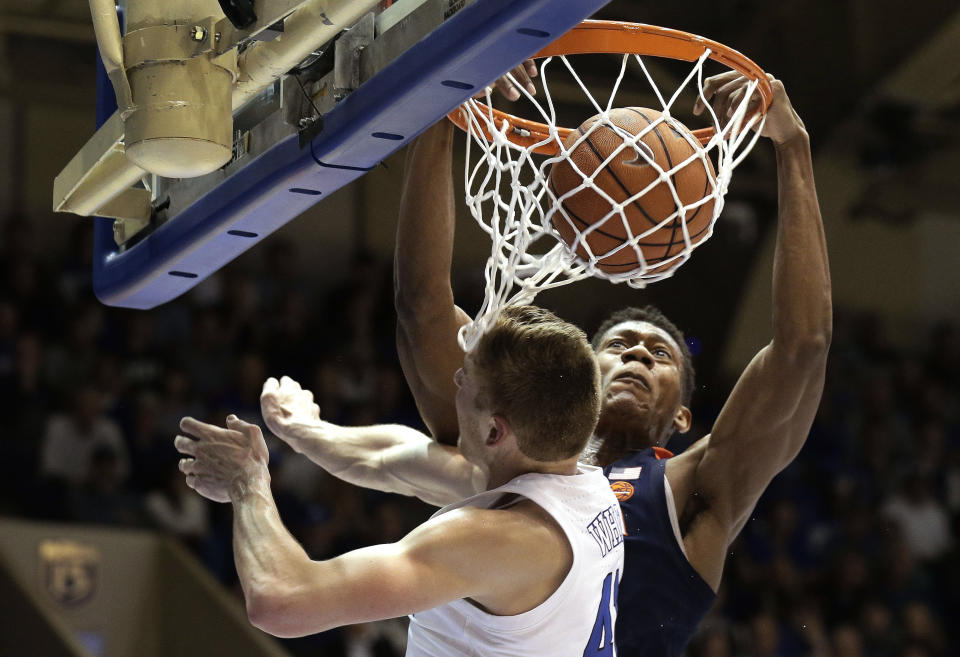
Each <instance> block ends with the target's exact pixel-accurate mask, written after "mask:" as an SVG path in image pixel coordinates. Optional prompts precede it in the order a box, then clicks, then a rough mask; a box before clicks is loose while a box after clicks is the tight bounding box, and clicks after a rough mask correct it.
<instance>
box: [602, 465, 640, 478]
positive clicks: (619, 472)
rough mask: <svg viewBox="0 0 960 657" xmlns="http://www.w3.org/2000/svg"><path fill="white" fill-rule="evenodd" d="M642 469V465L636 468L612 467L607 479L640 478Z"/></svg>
mask: <svg viewBox="0 0 960 657" xmlns="http://www.w3.org/2000/svg"><path fill="white" fill-rule="evenodd" d="M641 470H643V466H642V465H638V466H637V467H635V468H610V474H609V475H607V479H638V478H639V477H640V471H641Z"/></svg>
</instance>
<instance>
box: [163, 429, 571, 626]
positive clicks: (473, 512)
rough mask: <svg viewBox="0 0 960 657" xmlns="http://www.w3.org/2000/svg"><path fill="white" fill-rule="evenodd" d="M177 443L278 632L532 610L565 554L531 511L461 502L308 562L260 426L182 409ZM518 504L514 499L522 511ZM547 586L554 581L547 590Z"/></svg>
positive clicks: (248, 592) (263, 619) (258, 608)
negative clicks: (462, 604)
mask: <svg viewBox="0 0 960 657" xmlns="http://www.w3.org/2000/svg"><path fill="white" fill-rule="evenodd" d="M181 429H182V430H183V431H184V433H186V434H189V435H190V436H192V438H190V437H187V436H184V435H181V436H178V437H177V438H176V440H175V445H176V447H177V449H178V450H180V451H181V452H182V453H183V454H185V455H186V456H188V457H192V458H185V459H183V460H182V461H181V464H180V469H181V470H182V471H183V472H184V473H185V474H186V475H187V483H188V484H189V485H190V487H191V488H193V489H195V490H196V491H197V492H199V493H200V494H201V495H203V496H205V497H207V498H209V499H212V500H214V501H220V502H226V501H228V502H231V503H232V504H233V507H234V515H233V547H234V559H235V562H236V566H237V573H238V575H239V577H240V584H241V587H242V588H243V593H244V598H245V600H246V604H247V614H248V616H249V617H250V621H251V623H253V624H254V625H255V626H257V627H259V628H260V629H262V630H264V631H266V632H269V633H270V634H274V635H276V636H281V637H295V636H304V635H307V634H313V633H315V632H321V631H324V630H327V629H330V628H332V627H337V626H340V625H346V624H351V623H361V622H368V621H373V620H379V619H384V618H393V617H396V616H402V615H405V614H411V613H415V612H418V611H422V610H425V609H430V608H432V607H436V606H438V605H440V604H444V603H446V602H450V601H452V600H457V599H460V598H466V597H469V598H471V599H473V600H475V601H476V602H478V603H479V604H482V605H483V606H484V607H485V608H486V609H488V610H489V611H490V612H491V613H499V614H503V615H510V614H516V613H522V612H523V611H527V610H528V609H530V608H533V607H534V606H536V605H537V604H539V603H540V602H542V601H543V600H544V599H546V597H548V596H549V595H550V593H552V591H553V588H555V586H556V581H558V577H562V575H563V573H565V572H566V571H567V570H568V569H569V567H570V564H571V562H572V553H571V552H570V549H569V544H568V543H567V542H566V538H565V537H564V535H563V531H562V530H561V529H560V528H559V526H557V525H556V524H555V523H552V522H550V521H547V520H545V519H544V518H543V515H542V513H541V514H538V512H537V510H536V508H530V506H529V505H528V506H526V507H523V505H522V504H521V505H518V507H517V508H516V509H515V510H497V511H490V510H485V509H461V510H458V511H453V512H450V513H447V514H444V515H442V516H440V517H438V518H437V519H435V520H431V521H429V522H428V523H426V524H424V525H422V526H421V527H419V528H418V529H416V530H414V531H413V532H412V533H410V534H409V535H408V536H406V537H405V538H404V539H402V540H401V541H399V542H398V543H395V544H391V545H378V546H373V547H369V548H364V549H361V550H356V551H354V552H350V553H347V554H344V555H342V556H340V557H337V558H335V559H331V560H329V561H313V560H311V559H310V558H309V556H308V555H307V554H306V552H305V551H304V550H303V548H302V547H301V546H300V545H299V544H298V543H297V542H296V540H295V539H294V538H293V536H291V535H290V533H289V532H288V531H287V529H286V528H285V527H284V526H283V523H282V521H281V519H280V515H279V513H278V512H277V507H276V504H275V503H274V500H273V496H272V494H271V492H270V475H269V471H268V469H267V449H266V445H265V444H264V441H263V436H262V434H261V433H260V429H259V427H257V426H256V425H252V424H247V423H246V422H243V421H241V420H238V419H237V418H235V417H233V416H231V417H229V418H227V426H226V428H222V427H217V426H214V425H209V424H205V423H202V422H198V421H196V420H193V419H190V418H184V420H183V421H182V422H181ZM521 507H523V508H521ZM551 587H553V588H551Z"/></svg>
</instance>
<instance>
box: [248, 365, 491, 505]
mask: <svg viewBox="0 0 960 657" xmlns="http://www.w3.org/2000/svg"><path fill="white" fill-rule="evenodd" d="M260 408H261V411H262V413H263V419H264V422H265V423H266V424H267V427H268V428H269V429H270V431H272V432H273V433H274V434H275V435H276V436H277V437H279V438H280V439H281V440H283V441H284V442H286V443H287V444H288V445H290V446H291V447H292V448H293V449H294V451H296V452H298V453H300V454H303V455H304V456H306V457H307V458H309V459H310V460H311V461H313V462H314V463H316V464H317V465H319V466H320V467H321V468H323V469H324V470H326V471H327V472H329V473H330V474H332V475H334V476H336V477H338V478H340V479H343V480H344V481H346V482H348V483H351V484H354V485H355V486H362V487H364V488H372V489H374V490H379V491H383V492H385V493H398V494H400V495H411V496H415V497H418V498H420V499H421V500H423V501H424V502H426V503H428V504H433V505H436V506H444V505H446V504H450V503H451V502H456V501H458V500H462V499H463V498H465V497H469V496H470V495H473V494H474V493H477V492H479V491H481V490H483V488H484V486H485V484H486V475H485V473H484V472H483V471H482V470H481V469H480V468H478V467H477V466H475V465H473V464H472V463H470V462H469V461H467V460H466V459H465V458H463V456H461V454H460V452H459V450H457V449H456V448H455V447H451V446H448V445H441V444H439V443H437V442H436V441H434V440H432V439H431V438H430V437H429V436H425V435H424V434H422V433H420V432H419V431H416V430H414V429H411V428H410V427H405V426H402V425H398V424H388V425H376V426H369V427H341V426H338V425H335V424H331V423H330V422H326V421H324V420H322V419H321V418H320V407H319V406H317V405H316V404H315V403H314V401H313V394H311V392H310V391H309V390H303V389H302V388H301V387H300V384H298V383H297V382H296V381H294V380H293V379H291V378H289V377H283V378H282V379H281V380H280V381H277V380H276V379H274V378H270V379H267V381H266V382H265V383H264V384H263V392H262V393H261V395H260Z"/></svg>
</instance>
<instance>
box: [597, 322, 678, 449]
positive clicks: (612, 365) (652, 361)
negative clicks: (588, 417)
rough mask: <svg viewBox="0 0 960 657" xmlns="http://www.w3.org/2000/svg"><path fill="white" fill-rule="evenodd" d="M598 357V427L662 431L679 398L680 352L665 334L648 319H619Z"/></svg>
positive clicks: (605, 337) (651, 432)
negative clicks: (599, 402)
mask: <svg viewBox="0 0 960 657" xmlns="http://www.w3.org/2000/svg"><path fill="white" fill-rule="evenodd" d="M597 361H598V363H599V365H600V384H601V390H602V402H601V404H602V405H601V408H600V420H601V425H606V426H607V427H610V426H611V424H613V425H616V426H618V428H620V429H622V430H626V429H630V430H633V431H640V432H642V433H643V434H644V435H650V436H652V437H654V438H655V439H658V438H659V437H660V436H661V435H663V432H664V431H666V429H667V428H668V427H669V426H670V424H671V423H672V422H673V417H674V415H675V414H676V412H677V410H678V409H679V407H680V400H681V398H682V396H681V391H682V381H683V371H682V370H683V352H682V351H681V350H680V346H679V345H678V344H677V343H676V341H675V340H674V339H673V338H672V337H671V336H670V334H669V333H667V332H666V331H664V330H663V329H662V328H660V327H658V326H655V325H653V324H650V323H649V322H642V321H628V322H622V323H620V324H617V325H615V326H613V327H611V328H610V330H609V331H607V332H606V333H605V334H604V335H603V339H602V340H601V342H600V345H599V346H598V349H597ZM619 425H623V426H619Z"/></svg>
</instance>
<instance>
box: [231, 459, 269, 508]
mask: <svg viewBox="0 0 960 657" xmlns="http://www.w3.org/2000/svg"><path fill="white" fill-rule="evenodd" d="M227 493H228V495H229V497H230V502H231V503H232V504H242V503H244V502H246V501H247V500H249V499H250V497H251V496H255V495H260V496H262V495H269V494H270V470H269V469H268V468H267V465H266V464H265V463H264V464H260V463H258V464H255V465H251V466H249V467H246V468H243V469H242V470H241V471H240V472H239V473H237V476H235V477H234V478H233V481H231V482H230V487H229V490H228V491H227Z"/></svg>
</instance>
